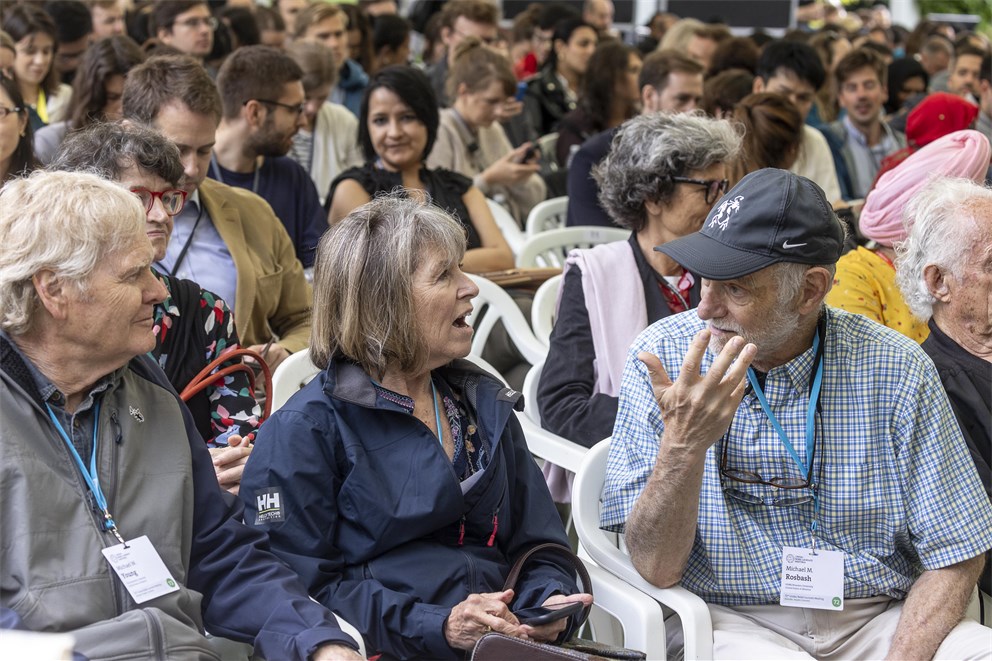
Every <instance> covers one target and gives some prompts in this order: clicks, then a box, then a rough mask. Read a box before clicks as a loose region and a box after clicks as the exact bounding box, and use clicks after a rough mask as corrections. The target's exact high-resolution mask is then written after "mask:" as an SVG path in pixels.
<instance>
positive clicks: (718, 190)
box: [672, 177, 730, 204]
mask: <svg viewBox="0 0 992 661" xmlns="http://www.w3.org/2000/svg"><path fill="white" fill-rule="evenodd" d="M672 181H674V182H675V183H677V184H692V185H693V186H705V187H706V204H713V203H714V202H716V201H717V200H719V199H720V196H721V195H723V194H724V193H726V192H727V187H728V186H730V182H729V181H727V180H726V179H690V178H689V177H672Z"/></svg>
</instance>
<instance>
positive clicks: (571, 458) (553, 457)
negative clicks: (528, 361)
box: [520, 358, 589, 473]
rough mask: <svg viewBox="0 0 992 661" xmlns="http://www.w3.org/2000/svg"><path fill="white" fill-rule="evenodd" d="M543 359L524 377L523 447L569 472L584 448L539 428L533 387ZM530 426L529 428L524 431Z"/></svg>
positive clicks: (542, 365) (539, 373) (535, 387)
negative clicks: (525, 434)
mask: <svg viewBox="0 0 992 661" xmlns="http://www.w3.org/2000/svg"><path fill="white" fill-rule="evenodd" d="M543 369H544V359H543V358H542V359H541V360H540V361H539V362H536V363H534V366H533V367H531V368H530V370H529V371H528V372H527V376H526V377H525V378H524V388H523V391H522V392H523V394H524V412H523V413H522V414H521V415H520V417H521V419H522V421H521V424H524V421H525V422H526V425H525V429H524V431H525V432H527V446H528V447H529V448H530V451H531V453H532V454H534V455H537V456H538V457H540V458H541V459H545V460H547V461H550V462H551V463H553V464H557V465H558V466H561V467H562V468H565V469H567V470H570V471H572V472H573V473H574V472H576V471H578V470H579V466H581V465H582V459H583V458H584V457H585V455H586V453H587V452H588V451H589V450H588V449H586V448H584V447H582V446H581V445H579V444H578V443H573V442H572V441H570V440H568V439H566V438H562V437H561V436H559V435H558V434H555V433H552V432H549V431H548V430H547V429H544V428H543V427H541V412H540V409H538V407H537V386H538V384H539V383H540V381H541V370H543ZM528 429H530V431H528Z"/></svg>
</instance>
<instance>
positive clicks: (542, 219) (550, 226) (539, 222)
mask: <svg viewBox="0 0 992 661" xmlns="http://www.w3.org/2000/svg"><path fill="white" fill-rule="evenodd" d="M567 213H568V196H567V195H563V196H561V197H553V198H551V199H550V200H545V201H544V202H540V203H539V204H537V205H536V206H535V207H534V208H533V209H531V210H530V213H529V214H527V238H530V237H532V236H534V235H535V234H540V233H541V232H547V231H548V230H554V229H560V228H562V227H565V216H566V214H567Z"/></svg>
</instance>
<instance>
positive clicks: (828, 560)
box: [779, 546, 844, 611]
mask: <svg viewBox="0 0 992 661" xmlns="http://www.w3.org/2000/svg"><path fill="white" fill-rule="evenodd" d="M779 603H780V604H781V605H783V606H796V607H798V608H821V609H824V610H832V611H839V610H844V554H843V553H841V552H840V551H824V550H820V551H816V552H815V553H814V551H812V550H811V549H801V548H796V547H793V546H786V547H785V548H783V549H782V591H781V595H780V598H779Z"/></svg>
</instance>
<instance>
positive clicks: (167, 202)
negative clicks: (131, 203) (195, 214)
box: [131, 188, 186, 216]
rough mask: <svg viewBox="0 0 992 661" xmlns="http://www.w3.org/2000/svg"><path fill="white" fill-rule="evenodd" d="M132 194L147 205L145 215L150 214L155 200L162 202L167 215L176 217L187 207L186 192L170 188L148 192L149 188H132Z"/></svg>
mask: <svg viewBox="0 0 992 661" xmlns="http://www.w3.org/2000/svg"><path fill="white" fill-rule="evenodd" d="M131 192H132V193H134V194H135V195H137V196H138V199H139V200H141V202H142V204H144V205H145V213H150V212H151V210H152V205H153V204H155V198H156V197H157V198H158V199H160V200H162V207H163V208H164V209H165V213H167V214H169V215H170V216H175V215H176V214H178V213H179V212H180V211H182V210H183V207H184V206H185V205H186V191H184V190H176V189H174V188H170V189H169V190H148V189H147V188H132V189H131Z"/></svg>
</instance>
